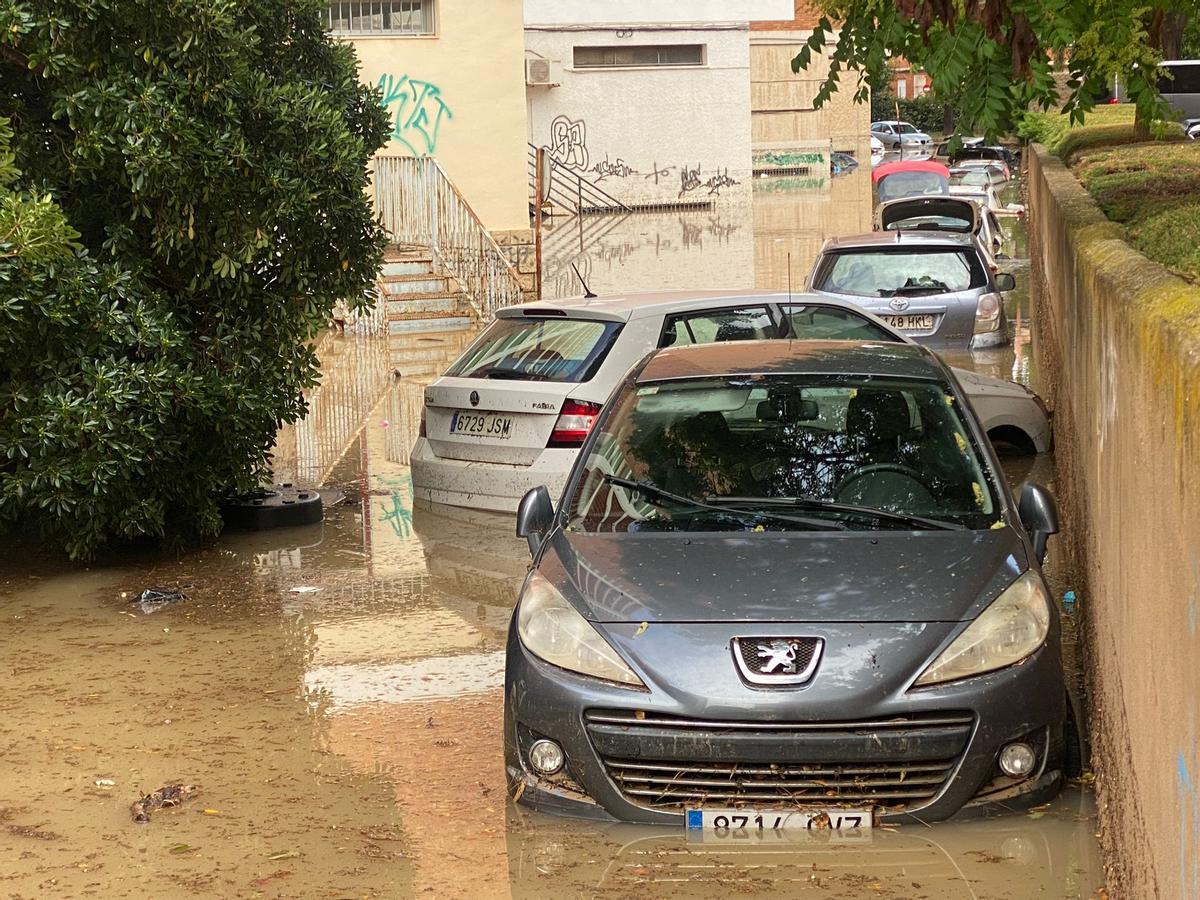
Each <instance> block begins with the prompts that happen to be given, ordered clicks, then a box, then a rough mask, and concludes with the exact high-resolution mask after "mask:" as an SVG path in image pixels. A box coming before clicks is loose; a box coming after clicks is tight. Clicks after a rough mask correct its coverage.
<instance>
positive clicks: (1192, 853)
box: [1175, 746, 1200, 900]
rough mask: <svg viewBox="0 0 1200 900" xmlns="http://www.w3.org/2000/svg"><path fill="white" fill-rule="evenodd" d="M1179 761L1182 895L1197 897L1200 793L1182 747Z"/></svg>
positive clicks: (1199, 894)
mask: <svg viewBox="0 0 1200 900" xmlns="http://www.w3.org/2000/svg"><path fill="white" fill-rule="evenodd" d="M1194 751H1195V747H1194V746H1193V752H1194ZM1175 764H1176V767H1177V773H1178V779H1179V784H1178V785H1177V787H1176V792H1177V793H1178V795H1179V801H1180V806H1181V807H1182V808H1181V809H1180V822H1179V886H1180V888H1182V890H1183V893H1182V894H1180V896H1181V897H1184V898H1186V900H1194V898H1200V851H1198V849H1197V844H1198V843H1200V794H1198V793H1197V786H1196V782H1195V780H1194V779H1193V778H1192V773H1191V770H1190V769H1189V768H1188V761H1187V757H1186V756H1185V755H1184V752H1183V751H1182V750H1180V751H1179V755H1178V757H1177V758H1176V761H1175ZM1189 832H1190V838H1189ZM1189 869H1190V870H1191V871H1190V872H1189Z"/></svg>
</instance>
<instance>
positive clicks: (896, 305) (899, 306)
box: [888, 297, 908, 312]
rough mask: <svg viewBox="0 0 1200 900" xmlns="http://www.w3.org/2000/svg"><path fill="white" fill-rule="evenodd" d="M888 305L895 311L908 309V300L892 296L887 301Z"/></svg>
mask: <svg viewBox="0 0 1200 900" xmlns="http://www.w3.org/2000/svg"><path fill="white" fill-rule="evenodd" d="M888 306H890V307H891V308H892V309H894V310H895V311H896V312H903V311H904V310H906V309H908V301H907V300H905V299H904V298H903V297H893V298H892V300H891V302H890V303H888Z"/></svg>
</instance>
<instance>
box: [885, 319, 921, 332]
mask: <svg viewBox="0 0 1200 900" xmlns="http://www.w3.org/2000/svg"><path fill="white" fill-rule="evenodd" d="M883 321H885V322H887V323H888V324H889V325H891V326H892V327H893V328H899V329H900V330H901V331H933V316H884V317H883Z"/></svg>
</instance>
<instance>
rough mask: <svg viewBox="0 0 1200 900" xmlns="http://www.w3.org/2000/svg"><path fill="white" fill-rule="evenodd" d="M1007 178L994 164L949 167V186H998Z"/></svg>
mask: <svg viewBox="0 0 1200 900" xmlns="http://www.w3.org/2000/svg"><path fill="white" fill-rule="evenodd" d="M1006 180H1007V179H1005V177H1004V173H1003V172H1002V171H1001V170H1000V169H999V168H998V167H996V166H993V165H987V166H982V167H974V168H959V167H957V166H956V167H953V168H951V169H950V186H951V187H955V186H958V185H967V186H970V187H983V188H986V187H999V186H1000V185H1002V184H1004V182H1005V181H1006Z"/></svg>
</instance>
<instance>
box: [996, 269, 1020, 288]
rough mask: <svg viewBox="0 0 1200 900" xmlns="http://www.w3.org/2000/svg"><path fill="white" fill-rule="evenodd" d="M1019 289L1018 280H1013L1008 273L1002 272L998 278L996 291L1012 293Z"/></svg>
mask: <svg viewBox="0 0 1200 900" xmlns="http://www.w3.org/2000/svg"><path fill="white" fill-rule="evenodd" d="M1016 287H1017V279H1015V278H1013V277H1012V275H1010V274H1009V273H1008V272H1001V273H1000V274H999V275H997V276H996V290H998V291H1011V290H1015V289H1016Z"/></svg>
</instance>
